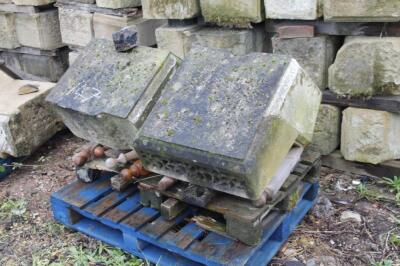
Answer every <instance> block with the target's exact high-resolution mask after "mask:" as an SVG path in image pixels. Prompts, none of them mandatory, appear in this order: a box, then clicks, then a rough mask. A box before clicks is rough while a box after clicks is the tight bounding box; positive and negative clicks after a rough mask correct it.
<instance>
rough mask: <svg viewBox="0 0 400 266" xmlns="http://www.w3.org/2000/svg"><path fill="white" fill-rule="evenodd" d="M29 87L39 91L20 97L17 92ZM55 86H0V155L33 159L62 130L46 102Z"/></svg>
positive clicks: (13, 83) (12, 83)
mask: <svg viewBox="0 0 400 266" xmlns="http://www.w3.org/2000/svg"><path fill="white" fill-rule="evenodd" d="M0 75H1V73H0ZM27 84H29V85H33V86H36V87H38V88H39V91H38V92H36V93H31V94H26V95H18V89H19V88H20V87H22V86H24V85H27ZM54 85H55V84H53V83H47V82H34V81H24V80H13V79H12V80H9V81H8V82H6V83H1V84H0V153H4V154H8V155H10V156H14V157H21V156H28V155H31V154H32V153H33V152H34V151H35V150H36V149H37V148H38V147H39V146H41V145H42V144H43V143H45V142H46V141H47V140H49V139H50V138H51V137H52V136H53V135H54V134H55V133H56V132H58V131H59V130H61V129H62V128H63V125H62V123H61V121H60V120H59V119H58V118H56V116H55V114H54V113H53V112H52V111H50V108H49V107H50V106H49V105H48V104H47V103H46V102H45V101H44V99H45V97H46V95H47V94H48V92H49V90H50V89H51V88H52V87H53V86H54Z"/></svg>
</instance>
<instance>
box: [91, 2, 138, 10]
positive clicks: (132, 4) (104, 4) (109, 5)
mask: <svg viewBox="0 0 400 266" xmlns="http://www.w3.org/2000/svg"><path fill="white" fill-rule="evenodd" d="M96 5H97V6H99V7H104V8H112V9H115V8H126V7H137V6H141V2H140V0H96Z"/></svg>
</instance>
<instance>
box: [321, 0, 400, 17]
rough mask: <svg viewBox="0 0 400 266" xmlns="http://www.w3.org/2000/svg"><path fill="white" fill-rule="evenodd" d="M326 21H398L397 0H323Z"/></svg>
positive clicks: (399, 6)
mask: <svg viewBox="0 0 400 266" xmlns="http://www.w3.org/2000/svg"><path fill="white" fill-rule="evenodd" d="M324 18H325V20H327V21H346V22H391V21H400V1H399V0H357V1H349V0H324Z"/></svg>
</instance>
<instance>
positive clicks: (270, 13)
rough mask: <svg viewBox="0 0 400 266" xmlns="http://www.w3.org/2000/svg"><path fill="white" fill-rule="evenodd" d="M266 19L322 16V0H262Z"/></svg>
mask: <svg viewBox="0 0 400 266" xmlns="http://www.w3.org/2000/svg"><path fill="white" fill-rule="evenodd" d="M264 3H265V13H266V16H267V19H304V20H315V19H317V18H319V17H321V16H322V0H264Z"/></svg>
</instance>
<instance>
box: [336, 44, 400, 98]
mask: <svg viewBox="0 0 400 266" xmlns="http://www.w3.org/2000/svg"><path fill="white" fill-rule="evenodd" d="M399 61H400V38H398V37H385V38H380V37H347V38H346V42H345V44H344V45H343V46H342V47H341V48H340V50H339V52H338V53H337V55H336V60H335V63H334V64H333V65H332V66H331V67H330V68H329V88H330V89H331V90H332V91H334V92H335V93H337V94H340V95H354V96H358V95H365V96H370V95H377V94H382V95H400V64H399Z"/></svg>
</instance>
